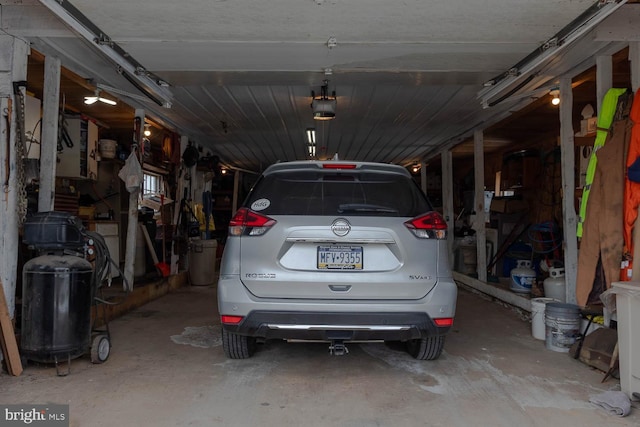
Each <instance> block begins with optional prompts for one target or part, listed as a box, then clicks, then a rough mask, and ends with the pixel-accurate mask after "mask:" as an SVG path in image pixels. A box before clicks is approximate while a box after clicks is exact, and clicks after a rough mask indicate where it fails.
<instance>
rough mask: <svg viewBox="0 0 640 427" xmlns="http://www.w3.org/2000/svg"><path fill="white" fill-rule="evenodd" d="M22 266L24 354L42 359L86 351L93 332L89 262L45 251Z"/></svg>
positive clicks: (59, 358) (57, 359)
mask: <svg viewBox="0 0 640 427" xmlns="http://www.w3.org/2000/svg"><path fill="white" fill-rule="evenodd" d="M22 271H23V273H22V300H23V302H22V331H21V337H20V342H21V353H22V355H24V356H25V357H26V358H27V359H29V360H33V361H35V362H41V363H57V362H66V361H68V360H69V359H74V358H76V357H79V356H82V355H83V354H84V353H85V352H86V351H87V350H88V348H89V340H90V338H91V303H92V299H93V291H92V288H91V276H92V274H93V270H92V266H91V263H90V262H89V261H87V260H85V259H84V258H79V257H76V256H70V255H63V256H60V255H43V256H39V257H37V258H33V259H31V260H29V261H28V262H27V263H25V265H24V268H23V270H22Z"/></svg>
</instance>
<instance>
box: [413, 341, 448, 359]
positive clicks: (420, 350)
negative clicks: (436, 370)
mask: <svg viewBox="0 0 640 427" xmlns="http://www.w3.org/2000/svg"><path fill="white" fill-rule="evenodd" d="M444 338H445V336H444V335H438V336H435V337H427V338H421V339H416V340H410V341H407V352H408V353H409V354H410V355H411V356H413V357H414V358H415V359H418V360H436V359H437V358H438V357H440V354H442V349H443V348H444Z"/></svg>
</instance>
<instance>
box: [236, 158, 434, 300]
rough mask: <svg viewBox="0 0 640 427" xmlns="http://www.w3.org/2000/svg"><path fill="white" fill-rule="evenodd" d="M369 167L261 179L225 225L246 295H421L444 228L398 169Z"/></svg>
mask: <svg viewBox="0 0 640 427" xmlns="http://www.w3.org/2000/svg"><path fill="white" fill-rule="evenodd" d="M375 166H376V167H375V168H373V167H372V168H368V167H367V166H366V164H357V166H356V167H354V168H353V169H346V168H333V167H332V168H319V167H317V166H315V164H314V163H303V164H301V165H299V167H298V168H291V167H289V168H288V169H286V170H280V171H277V170H276V171H274V172H271V173H265V175H264V176H263V177H262V178H261V180H260V181H259V182H258V183H257V184H256V186H255V188H254V190H252V192H251V194H250V195H249V197H248V198H247V201H246V202H245V204H244V205H243V208H242V209H240V210H239V211H238V212H237V214H236V216H235V217H234V219H233V220H232V222H231V228H230V230H231V231H232V232H231V236H234V235H235V236H236V238H240V257H241V260H242V262H241V263H240V266H241V271H240V277H241V280H242V282H243V283H244V285H245V286H246V287H247V289H249V291H250V292H251V293H253V294H254V295H256V296H258V297H262V298H278V299H282V298H292V299H332V300H354V299H358V300H363V299H364V300H378V299H384V300H389V299H397V300H414V299H419V298H422V297H424V296H425V295H426V294H427V293H428V292H429V291H430V290H431V289H432V288H433V286H435V284H436V281H437V265H438V256H439V253H440V252H441V251H444V250H446V243H445V242H446V240H443V237H444V236H446V231H443V230H444V229H446V224H445V223H444V220H442V218H441V217H440V216H439V215H438V214H436V213H435V212H432V208H431V206H430V204H429V202H428V201H427V199H426V197H425V196H424V194H423V193H422V192H421V191H420V190H419V189H418V187H417V186H416V185H415V183H413V181H412V180H411V177H410V175H409V174H408V173H407V172H406V171H405V170H404V169H403V168H400V167H397V166H389V167H388V169H386V166H385V165H383V168H380V165H375ZM267 172H269V171H267Z"/></svg>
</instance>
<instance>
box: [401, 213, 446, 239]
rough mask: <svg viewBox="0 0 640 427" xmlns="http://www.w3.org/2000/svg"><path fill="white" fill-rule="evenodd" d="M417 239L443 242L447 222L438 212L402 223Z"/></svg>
mask: <svg viewBox="0 0 640 427" xmlns="http://www.w3.org/2000/svg"><path fill="white" fill-rule="evenodd" d="M404 225H405V226H406V227H407V228H408V229H409V230H411V231H412V232H413V234H414V235H415V236H416V237H418V238H419V239H435V240H445V239H446V238H447V221H445V219H444V218H443V217H442V215H440V214H439V213H438V212H434V211H432V212H427V213H426V214H424V215H421V216H418V217H416V218H413V219H411V220H409V221H407V222H405V223H404Z"/></svg>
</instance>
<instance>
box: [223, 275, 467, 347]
mask: <svg viewBox="0 0 640 427" xmlns="http://www.w3.org/2000/svg"><path fill="white" fill-rule="evenodd" d="M457 290H458V289H457V286H456V284H455V282H454V281H453V280H451V279H446V278H441V279H440V280H439V281H438V283H437V284H436V286H435V287H433V289H432V290H431V291H430V292H429V293H428V294H427V295H426V296H424V297H423V298H421V299H419V300H367V301H362V300H347V299H342V300H302V299H266V298H258V297H256V296H255V295H253V294H251V293H250V292H249V291H248V290H247V288H246V287H245V286H244V285H243V284H242V282H241V281H240V279H239V277H238V276H237V275H222V276H221V277H220V279H219V281H218V309H219V313H220V314H221V315H229V316H241V317H243V319H242V321H241V322H240V323H238V324H233V325H232V324H223V328H224V329H225V330H227V331H229V332H233V333H237V334H241V335H247V336H253V337H258V338H264V339H271V338H276V339H303V340H334V339H341V340H352V341H355V340H363V341H366V340H388V341H391V340H400V341H403V340H409V339H416V338H425V337H428V336H437V335H443V334H446V333H447V332H448V331H449V329H450V327H438V326H436V324H435V323H434V321H433V319H438V318H453V317H454V316H455V310H456V299H457Z"/></svg>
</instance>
